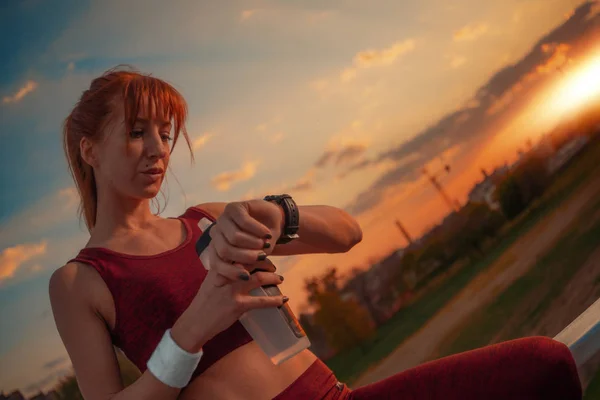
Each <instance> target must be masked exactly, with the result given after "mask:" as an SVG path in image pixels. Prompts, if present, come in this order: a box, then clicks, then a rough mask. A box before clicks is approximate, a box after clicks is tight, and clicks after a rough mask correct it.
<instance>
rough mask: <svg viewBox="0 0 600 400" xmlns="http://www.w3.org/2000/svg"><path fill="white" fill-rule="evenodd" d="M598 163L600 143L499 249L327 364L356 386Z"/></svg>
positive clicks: (555, 185) (561, 176)
mask: <svg viewBox="0 0 600 400" xmlns="http://www.w3.org/2000/svg"><path fill="white" fill-rule="evenodd" d="M598 158H600V140H596V141H595V142H593V143H591V144H590V146H588V147H587V149H586V150H585V151H584V152H583V153H582V154H581V155H580V156H579V157H578V158H577V159H576V160H574V162H573V163H571V165H569V166H568V167H567V168H566V169H565V170H563V171H562V172H561V173H559V175H558V176H557V177H556V179H555V180H554V182H553V184H552V186H551V187H550V188H549V189H548V190H547V192H546V193H545V195H544V196H542V198H541V199H540V200H538V201H537V202H536V204H534V206H533V207H531V209H530V210H529V211H528V212H527V213H526V215H524V216H523V217H521V218H519V219H518V220H517V221H514V222H513V223H512V224H511V226H510V227H509V228H507V229H506V230H505V231H504V233H503V234H502V235H501V236H500V237H499V238H498V240H497V244H496V246H495V247H493V249H491V250H490V251H489V252H488V253H487V254H486V255H485V256H484V257H483V258H482V259H480V260H478V261H476V262H473V263H470V264H468V265H466V266H464V267H462V268H461V269H460V270H459V271H458V272H456V273H454V274H452V275H450V276H449V277H448V278H447V281H445V282H444V283H443V284H442V285H438V286H437V287H435V288H432V289H431V290H430V291H429V292H428V293H426V294H425V295H423V296H420V297H419V298H418V300H416V301H415V302H414V303H412V304H411V305H409V306H407V307H405V308H404V309H402V310H400V311H399V312H398V313H396V314H395V315H394V316H393V317H392V318H391V319H390V320H389V321H387V322H386V323H385V324H383V325H382V326H380V327H379V329H378V330H377V332H376V334H375V336H374V338H372V339H371V340H369V341H368V342H367V343H365V344H364V345H363V346H361V347H360V348H359V347H356V348H354V349H350V350H347V351H344V352H341V353H339V354H337V355H336V356H334V357H332V358H331V359H329V360H327V361H326V363H327V365H328V366H329V367H330V368H331V369H332V370H333V371H334V372H335V373H336V375H337V376H338V378H339V379H340V380H342V381H344V382H347V383H349V384H351V383H352V382H353V381H355V380H356V379H357V378H358V377H359V376H360V375H361V374H362V373H364V372H365V371H366V370H367V369H368V368H370V367H371V366H373V365H375V364H377V363H378V362H379V361H381V360H382V359H384V358H385V357H386V356H388V355H389V354H390V353H391V352H392V351H393V350H394V349H395V348H396V347H398V346H399V345H400V344H401V343H402V342H403V341H404V340H406V339H407V338H408V337H410V336H411V335H412V334H414V333H415V332H416V331H417V330H419V329H420V328H421V327H422V326H423V325H424V324H425V323H426V322H427V321H428V320H429V319H430V318H431V317H432V316H433V315H434V314H435V313H436V312H438V311H439V310H440V309H441V308H442V307H443V306H444V305H445V304H446V303H447V302H448V301H449V300H451V299H452V298H453V297H454V296H455V295H456V294H458V293H459V292H460V291H461V290H462V289H463V288H464V287H465V286H466V285H467V284H468V283H469V282H470V281H471V280H472V279H473V278H474V277H475V276H477V274H479V273H480V272H481V271H484V270H485V269H487V268H488V267H489V266H490V265H492V264H493V262H494V261H495V260H497V259H498V258H499V257H500V256H501V255H502V254H503V253H504V251H505V250H506V249H507V248H508V247H509V246H510V245H512V244H513V243H514V242H515V241H516V240H517V239H518V238H519V237H520V236H522V235H523V234H524V233H526V232H527V231H529V230H530V229H531V228H533V227H534V226H535V225H536V224H537V223H538V222H539V221H540V220H541V219H542V218H543V217H544V216H546V215H548V214H549V213H550V212H552V211H554V210H555V209H557V208H558V207H559V206H560V204H562V203H563V202H564V201H565V200H566V199H567V198H568V197H569V196H570V195H571V194H572V193H573V192H574V191H575V190H576V189H577V188H579V187H580V186H581V185H582V184H583V183H584V182H586V181H587V180H588V179H589V178H590V177H591V176H593V175H594V173H596V172H597V171H596V170H597V169H598V164H597V160H598ZM425 290H427V289H425ZM515 290H516V289H515ZM521 290H525V288H521ZM498 312H501V311H498Z"/></svg>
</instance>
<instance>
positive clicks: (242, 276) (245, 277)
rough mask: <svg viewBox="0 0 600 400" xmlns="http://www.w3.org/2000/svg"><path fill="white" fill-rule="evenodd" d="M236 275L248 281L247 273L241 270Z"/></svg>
mask: <svg viewBox="0 0 600 400" xmlns="http://www.w3.org/2000/svg"><path fill="white" fill-rule="evenodd" d="M238 277H239V278H240V279H241V280H243V281H249V280H250V275H248V274H247V273H245V272H241V273H240V274H239V275H238Z"/></svg>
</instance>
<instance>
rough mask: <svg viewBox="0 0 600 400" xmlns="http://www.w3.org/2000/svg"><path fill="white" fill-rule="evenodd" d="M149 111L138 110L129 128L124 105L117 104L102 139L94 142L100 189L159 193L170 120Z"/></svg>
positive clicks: (130, 193)
mask: <svg viewBox="0 0 600 400" xmlns="http://www.w3.org/2000/svg"><path fill="white" fill-rule="evenodd" d="M140 109H141V110H146V109H147V107H145V106H142V107H140ZM152 111H153V112H152V113H151V115H146V114H145V113H143V112H141V113H140V114H138V116H137V119H136V122H135V124H134V126H133V129H132V130H131V131H128V129H127V127H126V124H125V118H124V111H123V107H116V109H115V111H114V112H113V116H112V118H111V120H110V121H109V123H108V124H107V127H106V130H105V132H104V139H103V140H101V141H100V142H99V143H97V144H96V146H97V148H96V149H95V150H96V151H95V157H96V163H95V164H96V165H94V174H95V176H96V184H97V186H98V188H99V190H107V189H108V190H114V191H116V192H117V193H118V194H119V195H121V196H124V197H130V198H135V199H151V198H153V197H155V196H156V195H157V194H158V193H159V191H160V187H161V185H162V182H163V179H164V176H165V173H166V170H167V167H168V165H169V155H170V151H171V144H170V142H171V123H170V121H165V120H162V119H160V118H157V116H158V115H162V113H160V112H155V110H154V109H153V110H152Z"/></svg>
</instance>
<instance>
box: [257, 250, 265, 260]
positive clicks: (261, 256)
mask: <svg viewBox="0 0 600 400" xmlns="http://www.w3.org/2000/svg"><path fill="white" fill-rule="evenodd" d="M266 259H267V253H263V252H261V253H258V258H257V260H258V261H265V260H266Z"/></svg>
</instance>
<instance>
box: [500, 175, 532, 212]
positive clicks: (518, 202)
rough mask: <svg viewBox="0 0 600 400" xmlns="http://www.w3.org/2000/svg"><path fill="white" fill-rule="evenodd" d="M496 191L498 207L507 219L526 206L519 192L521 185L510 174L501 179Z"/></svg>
mask: <svg viewBox="0 0 600 400" xmlns="http://www.w3.org/2000/svg"><path fill="white" fill-rule="evenodd" d="M496 193H497V196H498V202H499V203H500V208H501V209H502V212H503V213H504V215H505V216H506V218H508V219H514V218H515V217H517V216H518V215H519V214H521V212H523V211H524V210H525V208H526V207H527V203H526V202H525V200H524V199H523V195H522V193H521V187H520V185H519V183H518V181H517V179H516V178H515V177H514V175H512V174H511V175H509V176H508V177H507V178H506V179H504V181H502V183H501V184H500V185H499V186H498V189H497V190H496Z"/></svg>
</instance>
